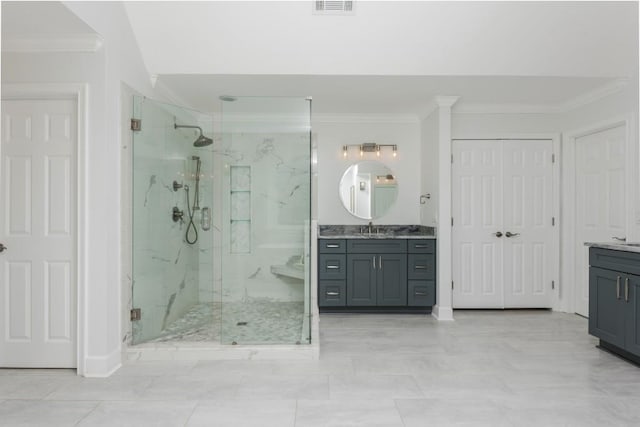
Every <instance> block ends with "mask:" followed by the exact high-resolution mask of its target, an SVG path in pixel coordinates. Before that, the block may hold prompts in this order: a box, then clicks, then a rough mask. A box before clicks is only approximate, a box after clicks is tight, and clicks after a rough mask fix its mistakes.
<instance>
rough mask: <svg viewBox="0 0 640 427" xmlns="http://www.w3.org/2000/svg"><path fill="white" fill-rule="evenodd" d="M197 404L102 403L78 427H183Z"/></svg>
mask: <svg viewBox="0 0 640 427" xmlns="http://www.w3.org/2000/svg"><path fill="white" fill-rule="evenodd" d="M195 406H196V402H166V401H165V402H101V403H100V405H98V407H97V408H95V409H94V410H93V412H91V413H90V414H89V415H88V416H87V417H86V418H84V419H83V420H82V421H81V422H80V423H79V424H78V426H81V427H89V426H105V427H107V426H118V427H129V426H130V427H141V426H157V427H164V426H166V427H173V426H183V425H184V424H185V423H186V422H187V420H188V419H189V416H190V415H191V413H192V412H193V409H194V408H195Z"/></svg>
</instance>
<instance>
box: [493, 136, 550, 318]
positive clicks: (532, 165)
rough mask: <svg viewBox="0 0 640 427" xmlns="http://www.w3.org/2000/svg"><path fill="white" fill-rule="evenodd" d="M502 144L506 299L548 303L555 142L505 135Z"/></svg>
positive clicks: (509, 302) (539, 304)
mask: <svg viewBox="0 0 640 427" xmlns="http://www.w3.org/2000/svg"><path fill="white" fill-rule="evenodd" d="M502 149H503V175H502V182H503V194H504V198H503V201H504V208H503V212H504V213H503V219H504V222H503V232H504V233H505V235H504V237H503V239H504V240H503V244H504V263H503V265H504V305H505V307H509V308H517V307H538V308H550V307H551V306H552V304H553V294H552V285H551V281H552V279H553V265H554V260H553V258H554V256H553V224H552V218H553V167H552V160H551V156H552V154H553V144H552V142H551V141H549V140H546V141H533V140H532V141H526V140H516V141H505V142H504V143H503V148H502ZM510 236H511V237H510Z"/></svg>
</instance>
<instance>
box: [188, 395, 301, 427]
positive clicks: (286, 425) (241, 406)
mask: <svg viewBox="0 0 640 427" xmlns="http://www.w3.org/2000/svg"><path fill="white" fill-rule="evenodd" d="M295 416H296V401H295V400H235V401H233V400H224V401H215V402H200V403H199V404H198V405H197V406H196V408H195V410H194V411H193V414H192V415H191V417H190V418H189V422H188V423H187V424H186V425H187V426H189V427H197V426H203V427H211V426H221V427H222V426H233V427H254V426H260V427H293V426H294V423H295Z"/></svg>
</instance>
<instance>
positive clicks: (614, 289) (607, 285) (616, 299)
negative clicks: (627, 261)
mask: <svg viewBox="0 0 640 427" xmlns="http://www.w3.org/2000/svg"><path fill="white" fill-rule="evenodd" d="M624 276H625V275H624V274H623V273H618V272H616V271H611V270H604V269H601V268H596V267H591V268H590V269H589V333H590V334H591V335H594V336H596V337H598V338H600V339H602V340H604V341H606V342H608V343H610V344H613V345H616V346H618V347H621V348H623V347H624V341H625V333H624V329H625V312H626V310H625V309H626V307H625V305H624V304H625V301H624V295H623V294H624V289H623V288H624ZM618 284H619V285H618Z"/></svg>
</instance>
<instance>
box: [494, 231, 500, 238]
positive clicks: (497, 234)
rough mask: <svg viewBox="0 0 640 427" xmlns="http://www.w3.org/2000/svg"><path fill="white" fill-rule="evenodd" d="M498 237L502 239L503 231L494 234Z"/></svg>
mask: <svg viewBox="0 0 640 427" xmlns="http://www.w3.org/2000/svg"><path fill="white" fill-rule="evenodd" d="M493 234H495V235H496V237H502V231H496V232H495V233H493Z"/></svg>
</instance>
